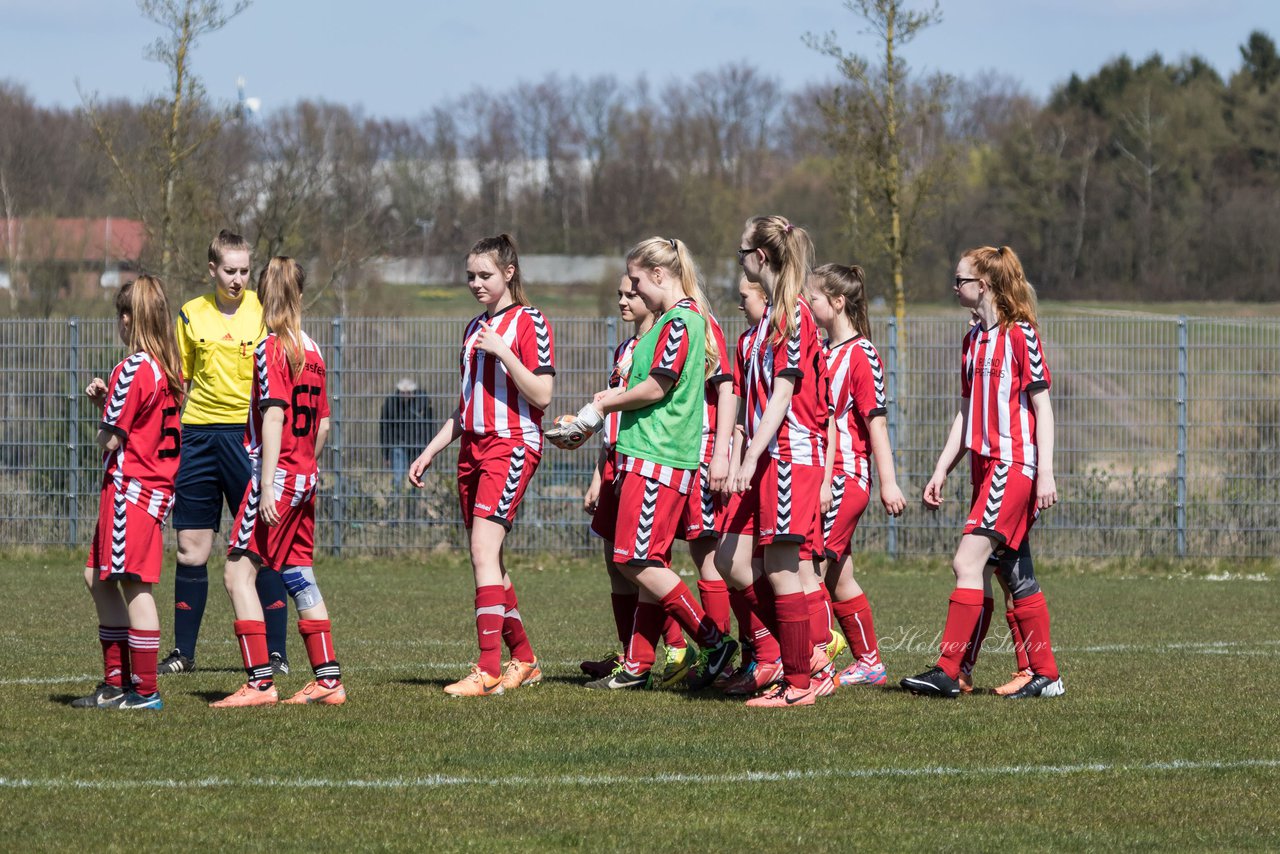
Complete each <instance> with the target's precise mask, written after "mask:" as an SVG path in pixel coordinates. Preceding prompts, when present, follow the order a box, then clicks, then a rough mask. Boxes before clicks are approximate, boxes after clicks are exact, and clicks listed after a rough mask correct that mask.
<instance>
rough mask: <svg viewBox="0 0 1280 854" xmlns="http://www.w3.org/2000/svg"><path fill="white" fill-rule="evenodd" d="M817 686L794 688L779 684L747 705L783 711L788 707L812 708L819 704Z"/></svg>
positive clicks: (754, 707)
mask: <svg viewBox="0 0 1280 854" xmlns="http://www.w3.org/2000/svg"><path fill="white" fill-rule="evenodd" d="M815 687H816V686H815V685H814V684H813V683H812V682H811V683H809V687H808V688H792V687H791V686H790V685H788V684H787V683H786V682H782V683H779V685H778V687H776V688H774V689H773V690H772V691H769V692H767V693H764V694H761V695H760V696H759V697H752V698H751V699H750V700H747V705H748V706H749V707H750V708H753V709H775V708H776V709H782V708H786V707H787V706H812V705H813V704H814V703H816V702H817V696H816V693H815Z"/></svg>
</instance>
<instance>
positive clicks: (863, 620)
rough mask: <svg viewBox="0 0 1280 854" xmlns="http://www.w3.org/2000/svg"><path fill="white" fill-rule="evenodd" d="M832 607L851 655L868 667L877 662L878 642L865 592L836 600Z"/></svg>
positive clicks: (878, 659) (878, 654)
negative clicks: (842, 599)
mask: <svg viewBox="0 0 1280 854" xmlns="http://www.w3.org/2000/svg"><path fill="white" fill-rule="evenodd" d="M833 608H834V610H835V612H836V620H837V621H838V622H839V623H840V628H841V630H843V631H844V636H845V637H846V638H848V639H849V646H850V647H852V648H853V657H854V658H856V659H857V660H858V661H861V662H862V663H864V664H865V665H867V666H868V667H875V666H876V665H877V664H879V663H880V642H879V641H878V640H877V639H876V626H875V622H874V621H873V620H872V619H871V603H870V602H868V601H867V594H865V593H859V594H858V595H857V596H854V597H853V598H852V599H845V600H844V601H842V602H836V603H835V605H834V606H833Z"/></svg>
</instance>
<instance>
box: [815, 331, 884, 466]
mask: <svg viewBox="0 0 1280 854" xmlns="http://www.w3.org/2000/svg"><path fill="white" fill-rule="evenodd" d="M827 372H828V373H829V375H830V377H831V404H832V407H833V408H834V410H835V419H836V447H835V454H836V468H838V469H840V470H841V471H844V472H845V473H846V474H854V475H861V473H862V472H863V471H864V470H865V469H866V461H867V459H868V458H869V457H870V456H871V433H870V431H869V430H868V429H867V422H868V421H870V420H871V419H872V418H874V417H876V416H877V415H884V414H885V413H886V412H887V411H888V409H887V408H886V406H885V396H884V366H883V365H882V364H881V363H880V354H879V353H877V352H876V348H875V346H874V345H873V344H872V343H871V342H870V341H868V340H867V339H866V338H864V337H863V336H861V335H855V336H854V337H853V338H850V339H849V340H847V341H842V342H840V343H839V344H836V345H834V346H828V347H827ZM859 460H861V462H859Z"/></svg>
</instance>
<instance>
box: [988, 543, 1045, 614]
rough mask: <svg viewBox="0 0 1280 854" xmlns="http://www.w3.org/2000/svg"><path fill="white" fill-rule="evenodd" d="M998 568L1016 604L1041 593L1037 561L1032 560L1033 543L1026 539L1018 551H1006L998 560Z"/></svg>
mask: <svg viewBox="0 0 1280 854" xmlns="http://www.w3.org/2000/svg"><path fill="white" fill-rule="evenodd" d="M996 566H997V567H998V570H999V572H1000V577H1001V578H1003V579H1004V583H1005V584H1006V585H1008V587H1009V595H1010V596H1011V597H1012V598H1013V600H1014V601H1015V602H1016V601H1017V600H1019V599H1025V598H1026V597H1028V596H1034V595H1035V594H1037V593H1039V592H1040V582H1038V581H1036V566H1035V561H1033V560H1032V559H1031V543H1030V542H1028V541H1027V540H1026V539H1025V538H1024V539H1023V541H1022V545H1021V546H1020V547H1019V548H1018V550H1017V551H1013V550H1012V549H1004V550H1003V551H1002V552H1001V553H1000V555H999V557H998V558H997V559H996Z"/></svg>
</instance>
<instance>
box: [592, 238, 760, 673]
mask: <svg viewBox="0 0 1280 854" xmlns="http://www.w3.org/2000/svg"><path fill="white" fill-rule="evenodd" d="M627 278H628V280H629V282H630V285H631V289H632V290H633V291H634V292H635V293H636V295H637V296H638V297H639V298H640V300H641V301H643V303H644V304H645V306H646V307H647V308H648V309H649V311H650V312H652V314H653V315H654V317H655V320H654V322H653V325H652V326H651V327H650V329H649V330H648V331H647V332H645V333H644V334H643V335H641V336H640V337H639V339H638V340H637V341H636V344H635V348H634V349H633V350H632V354H631V370H630V373H629V375H628V378H627V383H626V388H625V389H623V388H621V387H618V388H609V389H606V390H604V391H602V392H600V393H599V394H597V395H595V397H594V398H593V400H592V402H591V403H590V404H588V405H587V406H586V407H584V408H583V410H582V411H581V412H579V413H578V417H577V421H583V422H585V423H590V424H592V425H598V424H599V423H600V422H601V421H602V416H605V415H608V414H610V413H613V412H620V413H622V417H621V420H620V425H619V428H618V439H617V443H616V445H615V448H616V452H617V460H618V470H619V473H618V476H617V482H616V491H617V496H618V516H617V522H616V526H615V530H614V532H613V533H614V542H613V560H614V564H615V565H616V566H617V568H618V571H619V572H620V573H621V574H622V575H623V576H624V577H625V578H626V579H627V580H629V581H630V582H632V583H633V584H635V585H636V586H637V587H638V588H639V602H638V603H637V605H636V609H635V622H634V625H633V626H632V629H631V639H630V642H629V643H628V644H627V649H626V654H625V655H624V656H623V659H622V660H621V661H619V662H618V664H617V666H616V667H615V668H614V669H613V671H612V672H611V673H609V674H607V675H605V676H602V677H600V678H599V679H596V680H594V681H592V682H589V683H588V684H587V687H588V688H594V689H599V690H619V689H634V688H640V687H642V686H644V685H645V684H647V683H648V682H649V675H650V671H651V670H652V668H653V666H654V662H655V647H656V645H657V641H658V638H659V636H660V634H661V632H662V625H663V619H664V614H665V615H666V616H670V617H672V618H673V619H675V620H676V621H678V622H679V623H680V625H681V627H683V628H684V630H685V631H686V632H688V633H689V634H690V635H691V636H692V637H693V638H694V640H695V641H696V642H697V644H698V645H699V646H700V647H701V648H702V649H701V653H700V656H699V665H698V668H697V670H696V671H695V672H694V673H693V674H692V675H691V676H690V677H689V687H690V688H691V689H697V688H702V687H705V686H707V685H709V684H711V682H712V680H714V679H715V677H716V676H718V675H719V674H720V673H721V672H722V671H723V670H724V669H725V668H726V667H728V666H729V663H730V661H731V660H732V658H733V655H734V653H735V652H736V651H737V648H738V645H737V643H736V642H735V641H733V640H732V639H730V638H729V637H728V636H727V634H726V632H725V631H724V630H723V629H722V628H721V623H719V622H717V620H716V619H714V618H712V617H711V616H710V615H709V614H708V613H707V611H706V610H704V609H703V608H702V606H700V605H699V603H698V601H697V600H696V599H695V598H694V597H693V594H692V592H691V591H690V590H689V588H688V586H687V585H686V584H685V583H684V582H683V581H681V580H680V577H679V576H678V575H676V574H675V573H674V572H673V571H672V570H671V544H672V542H673V541H674V540H675V538H676V536H677V533H678V530H679V528H680V522H681V519H682V517H683V516H684V515H685V510H686V508H687V507H688V505H689V496H690V494H691V492H693V491H694V489H695V488H698V487H695V483H697V484H699V487H700V485H701V479H702V476H703V475H702V467H703V459H704V446H705V440H704V437H705V432H704V427H703V425H704V420H705V418H706V415H705V414H704V413H705V409H706V387H707V380H708V378H709V377H710V376H711V375H712V374H713V373H714V366H712V370H709V369H708V365H707V363H708V359H707V356H706V354H707V352H708V349H707V337H708V328H709V326H710V323H709V321H708V320H707V317H708V314H705V313H704V311H703V309H701V308H700V307H699V306H698V305H697V303H696V302H695V299H696V296H690V293H691V292H692V293H694V294H695V295H696V294H697V292H698V288H697V268H696V267H695V266H694V265H693V261H692V259H691V258H690V257H689V255H688V252H687V251H685V250H684V249H683V244H681V243H680V242H679V241H677V240H671V239H667V238H661V237H654V238H650V239H648V240H645V241H643V242H641V243H640V244H638V245H637V246H636V247H635V248H633V249H632V250H631V252H630V253H629V254H628V255H627ZM727 610H728V609H727V601H726V608H725V611H726V612H727ZM726 616H727V614H726ZM726 622H727V620H726Z"/></svg>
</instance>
